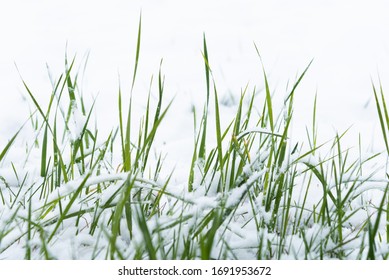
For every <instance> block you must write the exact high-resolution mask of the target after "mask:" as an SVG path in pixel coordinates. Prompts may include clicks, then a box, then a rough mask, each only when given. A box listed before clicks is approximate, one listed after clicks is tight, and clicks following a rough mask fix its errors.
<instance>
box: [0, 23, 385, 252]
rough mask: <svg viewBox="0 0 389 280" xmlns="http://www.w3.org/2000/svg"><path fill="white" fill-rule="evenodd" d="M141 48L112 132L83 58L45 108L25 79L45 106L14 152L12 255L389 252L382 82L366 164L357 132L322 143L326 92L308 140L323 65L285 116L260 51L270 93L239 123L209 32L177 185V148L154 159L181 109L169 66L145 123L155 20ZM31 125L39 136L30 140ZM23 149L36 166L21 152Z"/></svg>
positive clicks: (10, 162)
mask: <svg viewBox="0 0 389 280" xmlns="http://www.w3.org/2000/svg"><path fill="white" fill-rule="evenodd" d="M136 45H137V48H136V54H135V58H136V59H135V66H134V72H133V77H132V84H131V89H130V91H129V93H127V94H126V93H125V92H123V90H122V88H121V86H120V85H119V89H118V112H117V114H118V127H113V128H112V130H111V132H110V133H108V134H107V135H101V134H100V133H99V130H98V125H94V126H93V125H92V124H91V123H92V121H91V120H92V116H93V114H95V113H96V112H94V102H92V104H86V102H85V101H84V97H83V92H82V87H81V86H80V84H79V83H78V81H79V73H78V72H77V71H76V70H75V68H76V58H75V57H74V58H72V59H71V60H68V57H67V55H66V56H65V63H64V64H65V70H64V73H63V74H61V75H59V77H58V78H57V79H56V80H54V81H52V85H53V88H52V92H51V94H50V99H49V102H48V105H47V107H45V108H44V107H43V106H42V105H41V104H40V103H39V102H38V99H37V98H36V95H35V94H34V92H33V90H31V89H30V88H29V86H28V84H27V82H25V80H23V79H22V83H23V85H24V87H25V90H26V93H27V95H28V96H29V98H30V99H31V102H32V104H33V106H34V108H35V109H34V110H33V111H32V112H31V114H30V118H29V120H28V122H27V123H26V124H25V125H24V126H23V127H22V128H20V130H18V131H17V132H16V133H15V134H14V135H13V136H12V137H11V139H10V140H9V142H8V144H6V145H5V146H4V147H3V148H1V149H0V167H1V170H0V171H1V172H0V222H1V226H0V258H2V259H3V258H4V259H7V258H11V259H12V258H25V259H63V258H75V259H387V258H388V254H389V246H388V242H389V225H388V224H389V194H388V182H389V181H388V180H389V176H388V175H387V174H386V176H380V174H381V173H382V170H385V169H382V164H381V163H383V164H385V163H386V160H387V157H388V155H389V148H388V146H389V144H388V135H387V133H388V130H389V113H388V110H387V106H386V100H385V98H384V93H383V89H382V86H381V85H380V86H379V89H378V90H377V87H376V86H375V85H373V91H372V93H373V94H374V97H375V101H376V108H377V113H378V114H377V115H378V120H379V121H380V124H381V129H382V138H383V141H384V143H385V145H386V149H387V150H386V152H383V153H377V154H374V155H369V156H368V157H365V156H364V155H363V151H362V150H363V148H362V145H361V144H360V145H359V147H358V152H357V153H355V151H353V149H351V148H348V147H346V148H345V147H344V146H343V143H342V141H343V137H344V135H345V134H346V133H347V131H346V132H344V133H341V134H339V135H335V136H334V139H332V140H330V141H328V142H326V143H322V144H319V143H318V142H317V139H318V137H317V134H318V125H317V123H316V113H317V112H316V111H317V109H316V103H317V100H316V98H315V102H314V104H313V106H312V128H307V142H306V143H295V142H293V138H292V137H291V136H290V129H291V128H290V127H291V124H292V122H293V111H294V105H293V102H294V96H295V94H298V93H297V91H298V86H299V85H300V83H302V82H303V80H304V77H305V75H306V73H307V72H308V71H309V67H310V65H311V63H312V62H310V63H309V64H308V65H307V67H306V69H304V71H303V72H302V73H301V74H300V76H298V78H297V79H296V81H295V82H294V83H293V84H292V86H291V87H290V88H291V89H290V90H289V91H288V92H286V98H285V99H284V103H283V106H282V109H281V110H280V111H279V112H277V111H276V110H275V108H274V107H273V98H272V90H271V85H270V84H269V80H268V78H267V75H266V71H265V66H264V64H263V62H262V59H261V56H260V52H259V50H258V48H257V47H256V46H255V48H256V50H257V54H258V56H259V61H258V62H259V64H260V66H261V68H262V70H263V81H262V82H263V83H264V91H263V92H261V91H260V92H259V91H258V90H257V89H256V88H255V87H254V88H249V86H246V87H245V88H244V89H242V91H241V92H240V98H239V100H238V103H237V105H236V113H235V116H233V117H232V118H231V119H229V120H225V119H224V118H225V117H224V116H223V114H222V113H221V108H222V106H223V105H222V104H221V103H220V101H219V93H218V90H217V83H216V81H215V78H214V76H213V72H212V63H211V59H210V58H211V54H210V53H209V52H208V50H207V40H206V37H205V35H204V37H203V51H202V54H203V60H204V68H205V83H206V92H205V100H206V101H205V104H204V107H203V108H193V120H194V122H193V124H194V137H193V139H194V141H193V154H192V160H191V163H190V168H189V170H187V175H188V177H187V180H186V181H185V182H182V184H178V185H177V183H174V182H175V180H172V179H173V178H174V176H175V172H174V171H172V170H165V168H164V157H163V156H162V153H163V151H160V153H154V152H151V151H154V150H155V149H157V148H158V147H157V146H156V145H155V139H156V137H157V135H158V133H159V131H160V129H161V128H160V126H161V123H162V122H163V121H164V120H165V117H166V115H167V114H169V112H170V111H169V108H170V107H171V104H172V102H174V101H173V100H168V101H167V100H166V98H165V95H164V85H165V78H164V74H163V71H162V65H163V64H162V61H161V65H160V69H159V71H158V77H157V85H156V92H157V94H156V96H157V101H156V104H154V102H153V98H152V96H154V95H155V94H154V84H153V79H151V83H150V91H149V93H148V95H147V102H146V108H145V111H144V115H143V117H141V119H140V120H136V119H134V115H133V98H135V96H134V95H133V89H134V85H135V82H136V75H137V68H138V65H139V63H140V60H141V51H140V50H141V18H140V20H139V28H138V37H137V44H136ZM85 64H86V62H85ZM237 95H238V94H237ZM125 100H128V102H127V104H125V103H126V102H125ZM198 110H199V111H200V112H201V114H200V118H198V114H197V111H198ZM210 112H212V114H211V113H210ZM97 113H98V112H97ZM212 115H214V119H211V118H212V117H211V116H212ZM137 121H139V126H138V127H139V128H138V129H137V130H135V129H134V127H135V126H134V123H135V122H137ZM28 124H30V126H31V127H30V128H29V129H30V130H32V131H33V132H32V134H31V135H32V138H31V139H22V138H20V137H19V134H20V131H22V130H24V129H27V128H26V126H28ZM188 125H190V124H188ZM212 136H214V139H216V142H215V145H214V146H212V145H211V144H210V143H212V141H210V137H212ZM31 140H33V141H31ZM20 143H21V144H22V146H24V147H26V158H25V159H23V160H22V161H23V162H24V163H25V164H24V166H25V167H26V170H24V169H23V168H21V167H20V166H21V165H20V162H18V161H21V160H20V159H18V158H12V157H11V156H9V154H10V151H11V150H12V149H14V148H17V146H18V145H20ZM360 143H361V141H360ZM117 154H118V155H119V156H118V157H115V156H114V155H117ZM36 155H38V156H36ZM37 158H38V161H39V162H37V160H36V159H37ZM117 158H119V160H117ZM377 164H378V167H377ZM22 166H23V165H22ZM27 166H34V167H35V168H27ZM372 166H376V167H375V168H372ZM4 170H8V171H9V172H8V173H7V172H3V171H4ZM384 175H385V174H384ZM12 178H16V179H14V180H12Z"/></svg>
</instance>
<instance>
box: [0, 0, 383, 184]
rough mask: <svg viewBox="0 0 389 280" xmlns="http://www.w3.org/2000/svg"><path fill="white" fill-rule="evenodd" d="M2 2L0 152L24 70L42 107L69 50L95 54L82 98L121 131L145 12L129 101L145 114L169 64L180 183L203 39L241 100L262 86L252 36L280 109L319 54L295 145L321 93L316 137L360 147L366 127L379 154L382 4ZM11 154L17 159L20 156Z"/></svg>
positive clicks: (24, 109)
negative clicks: (339, 135)
mask: <svg viewBox="0 0 389 280" xmlns="http://www.w3.org/2000/svg"><path fill="white" fill-rule="evenodd" d="M1 4H2V5H1V9H0V31H1V32H0V33H1V45H0V50H1V52H0V124H1V125H0V148H2V147H4V145H5V144H6V143H7V141H8V140H9V139H10V138H11V137H12V135H13V134H14V133H15V132H16V131H17V129H18V128H19V127H20V125H22V123H24V122H25V120H26V118H27V117H28V114H29V112H30V111H29V104H30V105H31V100H30V99H29V97H28V96H27V93H26V91H25V89H24V87H23V84H22V82H21V78H20V76H19V73H18V70H19V72H20V75H21V76H22V77H23V79H24V80H25V81H26V83H27V84H28V86H29V88H30V89H31V90H32V92H33V93H34V94H35V95H36V97H37V99H38V100H39V101H40V102H42V103H43V104H44V103H47V102H48V100H49V96H50V94H51V84H50V80H49V77H48V74H47V67H46V64H47V65H48V66H49V67H50V69H51V72H52V73H53V75H55V76H56V77H58V76H59V75H60V73H62V71H63V68H64V54H65V51H66V48H67V53H68V55H69V56H70V57H71V56H73V55H74V54H77V57H78V61H81V60H82V58H83V57H84V56H85V55H86V54H87V53H88V52H89V51H90V57H89V62H88V66H87V69H86V74H85V79H84V81H83V89H84V95H89V97H92V96H98V99H97V100H98V101H97V105H96V114H97V115H96V118H97V119H98V123H99V125H100V127H99V130H100V131H102V132H101V133H102V134H104V133H107V132H108V131H109V130H111V129H112V127H114V126H117V125H118V114H117V92H118V85H119V79H118V77H119V76H120V83H121V87H122V89H123V92H124V93H129V91H130V87H131V81H132V75H133V65H134V59H135V48H136V39H137V32H138V22H139V16H140V14H142V42H141V51H140V62H139V63H140V64H139V68H138V73H137V81H136V85H135V88H134V108H135V110H136V111H138V112H139V113H140V114H141V113H142V111H143V110H144V103H143V102H142V101H141V100H144V97H145V96H146V94H147V92H148V90H149V83H150V78H151V75H154V80H156V77H157V75H158V69H159V65H160V61H161V59H163V64H162V71H163V73H164V74H165V79H166V80H165V85H166V89H165V92H166V100H169V99H171V98H173V97H174V98H175V100H174V103H173V105H172V108H171V110H170V111H169V113H168V114H167V116H166V120H165V121H164V123H163V125H162V127H161V130H160V134H159V136H158V137H159V138H158V139H157V143H159V144H160V146H162V147H163V150H164V153H165V154H167V155H168V156H167V159H166V165H167V170H170V168H173V167H175V169H176V172H175V176H174V180H176V181H177V182H180V181H182V182H184V181H186V180H187V177H188V170H189V164H190V160H191V156H192V145H193V125H192V124H193V116H192V114H191V106H192V105H193V104H194V105H196V106H198V108H201V106H203V104H204V102H205V96H206V86H205V74H204V62H203V58H202V54H201V51H202V48H203V45H202V43H203V41H202V40H203V34H205V36H206V38H207V44H208V55H209V60H210V65H211V68H212V71H213V75H214V77H215V81H216V83H217V87H218V91H219V94H220V96H221V99H223V98H228V97H230V96H233V97H235V98H236V99H238V98H239V94H240V92H241V89H243V88H244V87H245V86H246V85H247V84H249V86H250V87H251V88H252V87H254V86H255V85H257V87H258V88H259V89H261V88H262V87H263V74H262V69H261V64H260V59H259V58H258V56H257V54H256V50H255V47H254V43H255V44H256V45H257V46H258V48H259V51H260V53H261V56H262V59H263V62H264V66H265V68H266V72H267V74H268V77H269V82H270V85H271V88H272V89H275V92H274V101H273V102H274V106H275V107H277V106H281V105H280V104H281V103H280V102H281V101H282V98H283V97H284V94H285V92H286V91H285V88H286V86H287V84H288V81H290V82H291V83H292V82H293V81H294V80H295V77H296V76H297V75H298V74H299V73H301V72H302V71H303V70H304V69H305V67H306V66H307V65H308V63H309V62H310V61H311V60H312V59H314V60H313V64H312V66H311V68H310V69H309V71H308V73H307V75H306V76H305V77H304V79H303V81H302V84H301V86H300V87H299V89H298V91H297V93H296V98H295V115H294V122H293V129H292V134H293V137H294V140H295V141H300V140H301V139H304V140H305V128H306V126H308V127H310V125H311V120H312V107H313V100H314V97H315V94H316V93H317V97H318V103H317V104H318V105H317V106H318V109H317V110H318V115H317V122H318V130H319V136H320V140H322V141H324V140H328V139H331V138H332V137H333V136H334V135H335V133H336V132H343V131H344V130H345V129H347V128H349V127H350V126H352V128H351V130H350V132H349V133H348V134H347V135H346V139H347V140H346V142H344V143H343V145H345V146H350V147H351V146H356V145H358V135H359V133H360V134H361V135H362V139H363V144H364V148H365V149H367V150H371V151H374V152H378V151H381V150H383V149H384V145H383V141H382V137H381V131H380V127H379V124H378V118H377V112H376V110H375V103H374V99H373V91H372V80H373V81H374V82H375V83H376V82H377V81H378V79H379V77H380V79H381V82H382V84H383V88H384V91H385V89H386V88H388V91H389V37H388V36H387V34H389V17H388V16H387V12H388V11H389V3H388V2H387V1H379V0H372V1H359V0H354V1H352V0H343V1H336V0H321V1H319V0H318V1H312V0H296V1H288V0H277V1H265V0H240V1H237V0H213V1H207V0H198V1H180V0H148V1H141V0H134V1H133V0H131V1H126V0H115V1H110V2H107V1H96V0H95V1H92V0H84V1H76V0H67V1H62V0H58V1H49V0H37V1H27V0H25V1H22V0H15V1H8V2H7V3H6V1H2V3H1ZM15 65H16V66H17V67H15ZM17 69H18V70H17ZM137 96H138V99H137ZM277 100H278V103H277ZM199 110H200V109H199ZM221 112H222V118H225V119H226V121H229V120H231V118H232V116H234V113H235V108H229V107H228V106H224V107H223V108H221ZM319 142H320V141H319ZM15 153H16V152H15ZM15 153H14V155H13V156H15V158H16V157H17V156H20V154H17V153H16V154H15ZM10 172H11V171H10Z"/></svg>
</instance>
